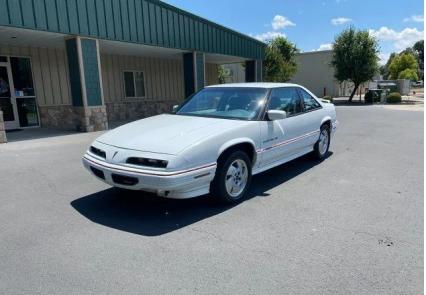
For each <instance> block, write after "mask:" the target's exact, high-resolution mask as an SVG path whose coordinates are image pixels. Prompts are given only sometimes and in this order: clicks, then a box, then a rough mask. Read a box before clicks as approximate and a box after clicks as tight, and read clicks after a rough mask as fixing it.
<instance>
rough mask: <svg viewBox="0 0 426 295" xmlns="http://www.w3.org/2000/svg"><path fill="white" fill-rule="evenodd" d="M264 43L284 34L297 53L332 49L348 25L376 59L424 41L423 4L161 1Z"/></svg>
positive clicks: (390, 0) (415, 0)
mask: <svg viewBox="0 0 426 295" xmlns="http://www.w3.org/2000/svg"><path fill="white" fill-rule="evenodd" d="M165 2H167V3H169V4H171V5H174V6H177V7H179V8H182V9H184V10H186V11H189V12H192V13H194V14H197V15H199V16H201V17H204V18H206V19H208V20H211V21H214V22H216V23H219V24H221V25H224V26H225V27H228V28H231V29H234V30H236V31H239V32H241V33H244V34H247V35H250V36H253V37H255V38H257V39H259V40H262V41H265V40H267V39H270V38H271V37H275V36H285V37H287V38H288V39H289V40H290V41H292V42H293V43H295V44H296V46H297V48H299V49H300V50H301V51H305V52H306V51H313V50H325V49H330V48H331V44H332V42H333V40H334V38H335V37H336V35H337V34H339V33H340V32H341V31H342V30H344V29H345V28H347V27H349V26H351V25H352V26H354V27H355V28H357V29H363V30H369V31H370V33H371V34H372V35H373V36H375V37H376V38H377V40H378V41H379V50H380V54H379V57H380V60H381V63H382V64H383V63H385V62H386V61H387V59H388V57H389V55H390V53H391V52H400V51H402V50H404V49H405V48H407V47H409V46H412V45H413V44H414V43H415V42H416V41H418V40H421V39H423V38H424V25H423V23H424V20H423V19H424V8H423V0H397V1H396V0H387V1H386V0H370V1H366V0H311V1H308V0H299V1H297V0H256V1H255V0H165Z"/></svg>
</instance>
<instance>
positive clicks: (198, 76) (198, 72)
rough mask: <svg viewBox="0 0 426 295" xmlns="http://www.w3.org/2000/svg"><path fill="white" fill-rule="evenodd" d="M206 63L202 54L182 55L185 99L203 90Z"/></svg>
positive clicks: (189, 53)
mask: <svg viewBox="0 0 426 295" xmlns="http://www.w3.org/2000/svg"><path fill="white" fill-rule="evenodd" d="M205 68H206V61H205V56H204V53H202V52H188V53H184V54H183V76H184V80H185V81H184V82H185V97H188V96H190V95H191V94H193V93H194V92H197V91H198V90H200V89H202V88H204V86H205V79H206V75H205Z"/></svg>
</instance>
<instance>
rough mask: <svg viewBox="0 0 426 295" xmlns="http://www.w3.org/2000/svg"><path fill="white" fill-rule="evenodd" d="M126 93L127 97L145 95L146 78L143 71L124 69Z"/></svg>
mask: <svg viewBox="0 0 426 295" xmlns="http://www.w3.org/2000/svg"><path fill="white" fill-rule="evenodd" d="M123 76H124V94H125V97H126V98H140V97H145V78H144V74H143V72H141V71H124V72H123Z"/></svg>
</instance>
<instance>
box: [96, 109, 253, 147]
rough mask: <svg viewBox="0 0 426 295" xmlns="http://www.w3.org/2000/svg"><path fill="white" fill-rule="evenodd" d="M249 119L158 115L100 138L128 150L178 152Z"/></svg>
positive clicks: (99, 139)
mask: <svg viewBox="0 0 426 295" xmlns="http://www.w3.org/2000/svg"><path fill="white" fill-rule="evenodd" d="M245 123H247V121H241V120H228V119H216V118H205V117H195V116H181V115H168V114H163V115H158V116H154V117H149V118H146V119H142V120H138V121H135V122H132V123H129V124H125V125H123V126H120V127H118V128H115V129H113V130H111V131H109V132H107V133H105V134H103V135H101V136H100V137H99V138H98V139H97V141H99V142H101V143H104V144H107V145H112V146H116V147H119V148H124V149H132V150H137V151H143V152H152V153H161V154H170V155H177V154H179V153H180V152H181V151H183V150H184V149H186V148H187V147H189V146H191V145H195V144H197V143H198V142H199V141H200V140H202V139H204V138H207V137H210V136H212V135H215V134H219V133H221V132H223V131H224V130H229V129H230V128H238V127H239V126H241V125H242V124H245Z"/></svg>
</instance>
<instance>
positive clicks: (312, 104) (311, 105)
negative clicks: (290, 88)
mask: <svg viewBox="0 0 426 295" xmlns="http://www.w3.org/2000/svg"><path fill="white" fill-rule="evenodd" d="M299 91H300V93H301V95H302V99H303V104H304V105H305V111H311V110H315V109H318V108H320V107H321V105H320V104H319V103H318V101H316V99H315V98H313V97H312V95H310V94H309V93H308V92H306V90H304V89H302V88H299Z"/></svg>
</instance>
